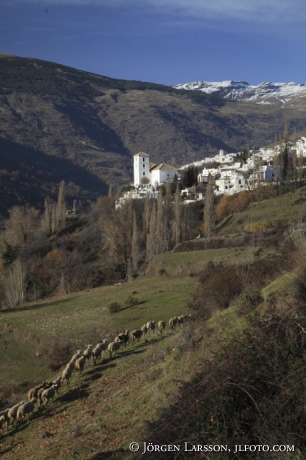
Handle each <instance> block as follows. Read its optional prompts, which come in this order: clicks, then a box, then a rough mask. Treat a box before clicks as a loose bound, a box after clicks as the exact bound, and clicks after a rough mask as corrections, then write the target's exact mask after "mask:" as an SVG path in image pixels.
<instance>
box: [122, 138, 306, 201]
mask: <svg viewBox="0 0 306 460" xmlns="http://www.w3.org/2000/svg"><path fill="white" fill-rule="evenodd" d="M287 148H288V154H289V155H292V156H295V158H296V159H297V160H299V161H300V162H302V159H303V158H305V157H306V137H301V138H300V139H298V140H297V141H296V142H295V143H293V142H288V143H287ZM283 149H284V145H283V144H278V145H275V146H274V147H273V148H264V147H261V148H259V149H256V150H252V149H251V150H247V149H245V150H244V151H242V152H238V153H225V152H224V150H220V151H219V153H218V154H217V155H215V156H213V157H207V158H205V159H203V160H200V161H196V162H193V163H190V164H187V165H184V166H182V167H180V168H179V169H176V168H174V167H173V166H170V165H167V164H165V163H161V164H158V165H157V164H154V163H152V162H150V155H148V154H147V153H144V152H139V153H137V154H136V155H134V183H133V184H131V185H130V186H129V187H128V188H129V190H127V191H125V192H124V193H123V194H122V195H121V196H120V197H119V198H118V199H117V200H116V209H118V208H120V207H121V206H122V205H123V204H124V203H125V201H126V200H129V199H141V198H157V197H158V188H159V186H160V185H162V184H165V183H171V182H173V180H174V178H175V177H176V178H177V180H178V182H180V179H181V176H182V174H183V173H184V171H186V169H188V168H197V169H198V171H200V172H199V173H198V175H197V184H194V185H193V186H192V187H189V188H185V189H181V192H180V193H181V195H182V198H183V202H184V203H186V204H188V203H190V202H193V201H197V200H204V199H205V189H206V185H207V183H208V181H209V180H211V181H213V186H214V193H215V195H223V194H230V195H233V194H235V193H238V192H241V191H243V190H253V189H254V188H256V187H258V186H259V185H267V184H271V183H276V182H277V181H278V180H279V179H281V177H282V165H281V164H277V163H278V161H277V159H278V157H279V154H280V153H281V152H282V150H283ZM301 166H302V167H303V164H302V163H301Z"/></svg>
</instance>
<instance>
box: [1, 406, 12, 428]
mask: <svg viewBox="0 0 306 460" xmlns="http://www.w3.org/2000/svg"><path fill="white" fill-rule="evenodd" d="M9 410H10V409H5V410H2V411H1V412H0V419H1V418H2V417H3V418H4V423H6V429H8V423H9V418H8V411H9ZM2 427H3V425H2ZM1 432H2V429H1Z"/></svg>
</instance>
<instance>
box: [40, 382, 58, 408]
mask: <svg viewBox="0 0 306 460" xmlns="http://www.w3.org/2000/svg"><path fill="white" fill-rule="evenodd" d="M55 393H57V385H56V384H54V385H52V386H51V387H50V388H47V389H46V390H44V391H43V392H42V395H41V399H42V401H43V403H44V406H45V405H46V404H47V402H48V401H50V399H52V401H53V398H54V396H55Z"/></svg>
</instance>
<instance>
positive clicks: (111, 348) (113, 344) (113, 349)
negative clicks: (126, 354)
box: [108, 341, 124, 358]
mask: <svg viewBox="0 0 306 460" xmlns="http://www.w3.org/2000/svg"><path fill="white" fill-rule="evenodd" d="M123 343H124V342H122V341H120V342H111V343H110V344H109V345H108V351H109V356H110V358H111V357H112V356H113V353H115V356H116V355H117V351H119V349H120V347H121V345H123Z"/></svg>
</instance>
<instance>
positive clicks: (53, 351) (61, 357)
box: [45, 343, 72, 372]
mask: <svg viewBox="0 0 306 460" xmlns="http://www.w3.org/2000/svg"><path fill="white" fill-rule="evenodd" d="M46 348H47V347H46V346H45V349H46ZM71 355H72V352H71V348H70V346H69V345H65V344H58V343H56V344H53V345H51V346H49V347H48V361H49V365H48V367H49V369H50V370H51V371H54V372H55V371H57V370H58V369H59V368H60V367H62V366H64V365H65V364H67V363H68V362H69V361H70V358H71Z"/></svg>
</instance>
